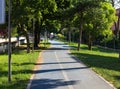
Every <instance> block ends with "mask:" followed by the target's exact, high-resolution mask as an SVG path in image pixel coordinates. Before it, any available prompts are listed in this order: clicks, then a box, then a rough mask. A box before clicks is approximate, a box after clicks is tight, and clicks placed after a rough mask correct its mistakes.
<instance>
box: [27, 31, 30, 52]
mask: <svg viewBox="0 0 120 89" xmlns="http://www.w3.org/2000/svg"><path fill="white" fill-rule="evenodd" d="M26 41H27V53H30V40H29V35H28V34H27V32H26Z"/></svg>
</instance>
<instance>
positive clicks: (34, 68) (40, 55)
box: [26, 51, 43, 89]
mask: <svg viewBox="0 0 120 89" xmlns="http://www.w3.org/2000/svg"><path fill="white" fill-rule="evenodd" d="M42 53H43V51H41V52H40V53H39V55H38V58H37V62H36V64H38V63H42V61H43V60H42ZM38 67H39V65H34V67H33V71H35V70H37V69H38ZM34 76H35V74H34V72H33V73H32V75H31V77H30V79H29V82H28V84H27V88H26V89H30V87H31V84H32V80H33V79H34Z"/></svg>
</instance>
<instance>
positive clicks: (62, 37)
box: [57, 34, 65, 40]
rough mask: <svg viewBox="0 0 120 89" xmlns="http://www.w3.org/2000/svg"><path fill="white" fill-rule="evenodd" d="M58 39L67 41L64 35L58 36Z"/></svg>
mask: <svg viewBox="0 0 120 89" xmlns="http://www.w3.org/2000/svg"><path fill="white" fill-rule="evenodd" d="M57 37H58V39H59V40H64V39H65V36H64V35H62V34H57Z"/></svg>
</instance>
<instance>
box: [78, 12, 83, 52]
mask: <svg viewBox="0 0 120 89" xmlns="http://www.w3.org/2000/svg"><path fill="white" fill-rule="evenodd" d="M82 30H83V12H82V11H81V12H80V29H79V39H78V51H80V44H81V42H82Z"/></svg>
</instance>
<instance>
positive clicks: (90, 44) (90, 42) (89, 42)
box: [88, 34, 92, 50]
mask: <svg viewBox="0 0 120 89" xmlns="http://www.w3.org/2000/svg"><path fill="white" fill-rule="evenodd" d="M88 49H89V50H92V40H91V35H90V34H89V36H88Z"/></svg>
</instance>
